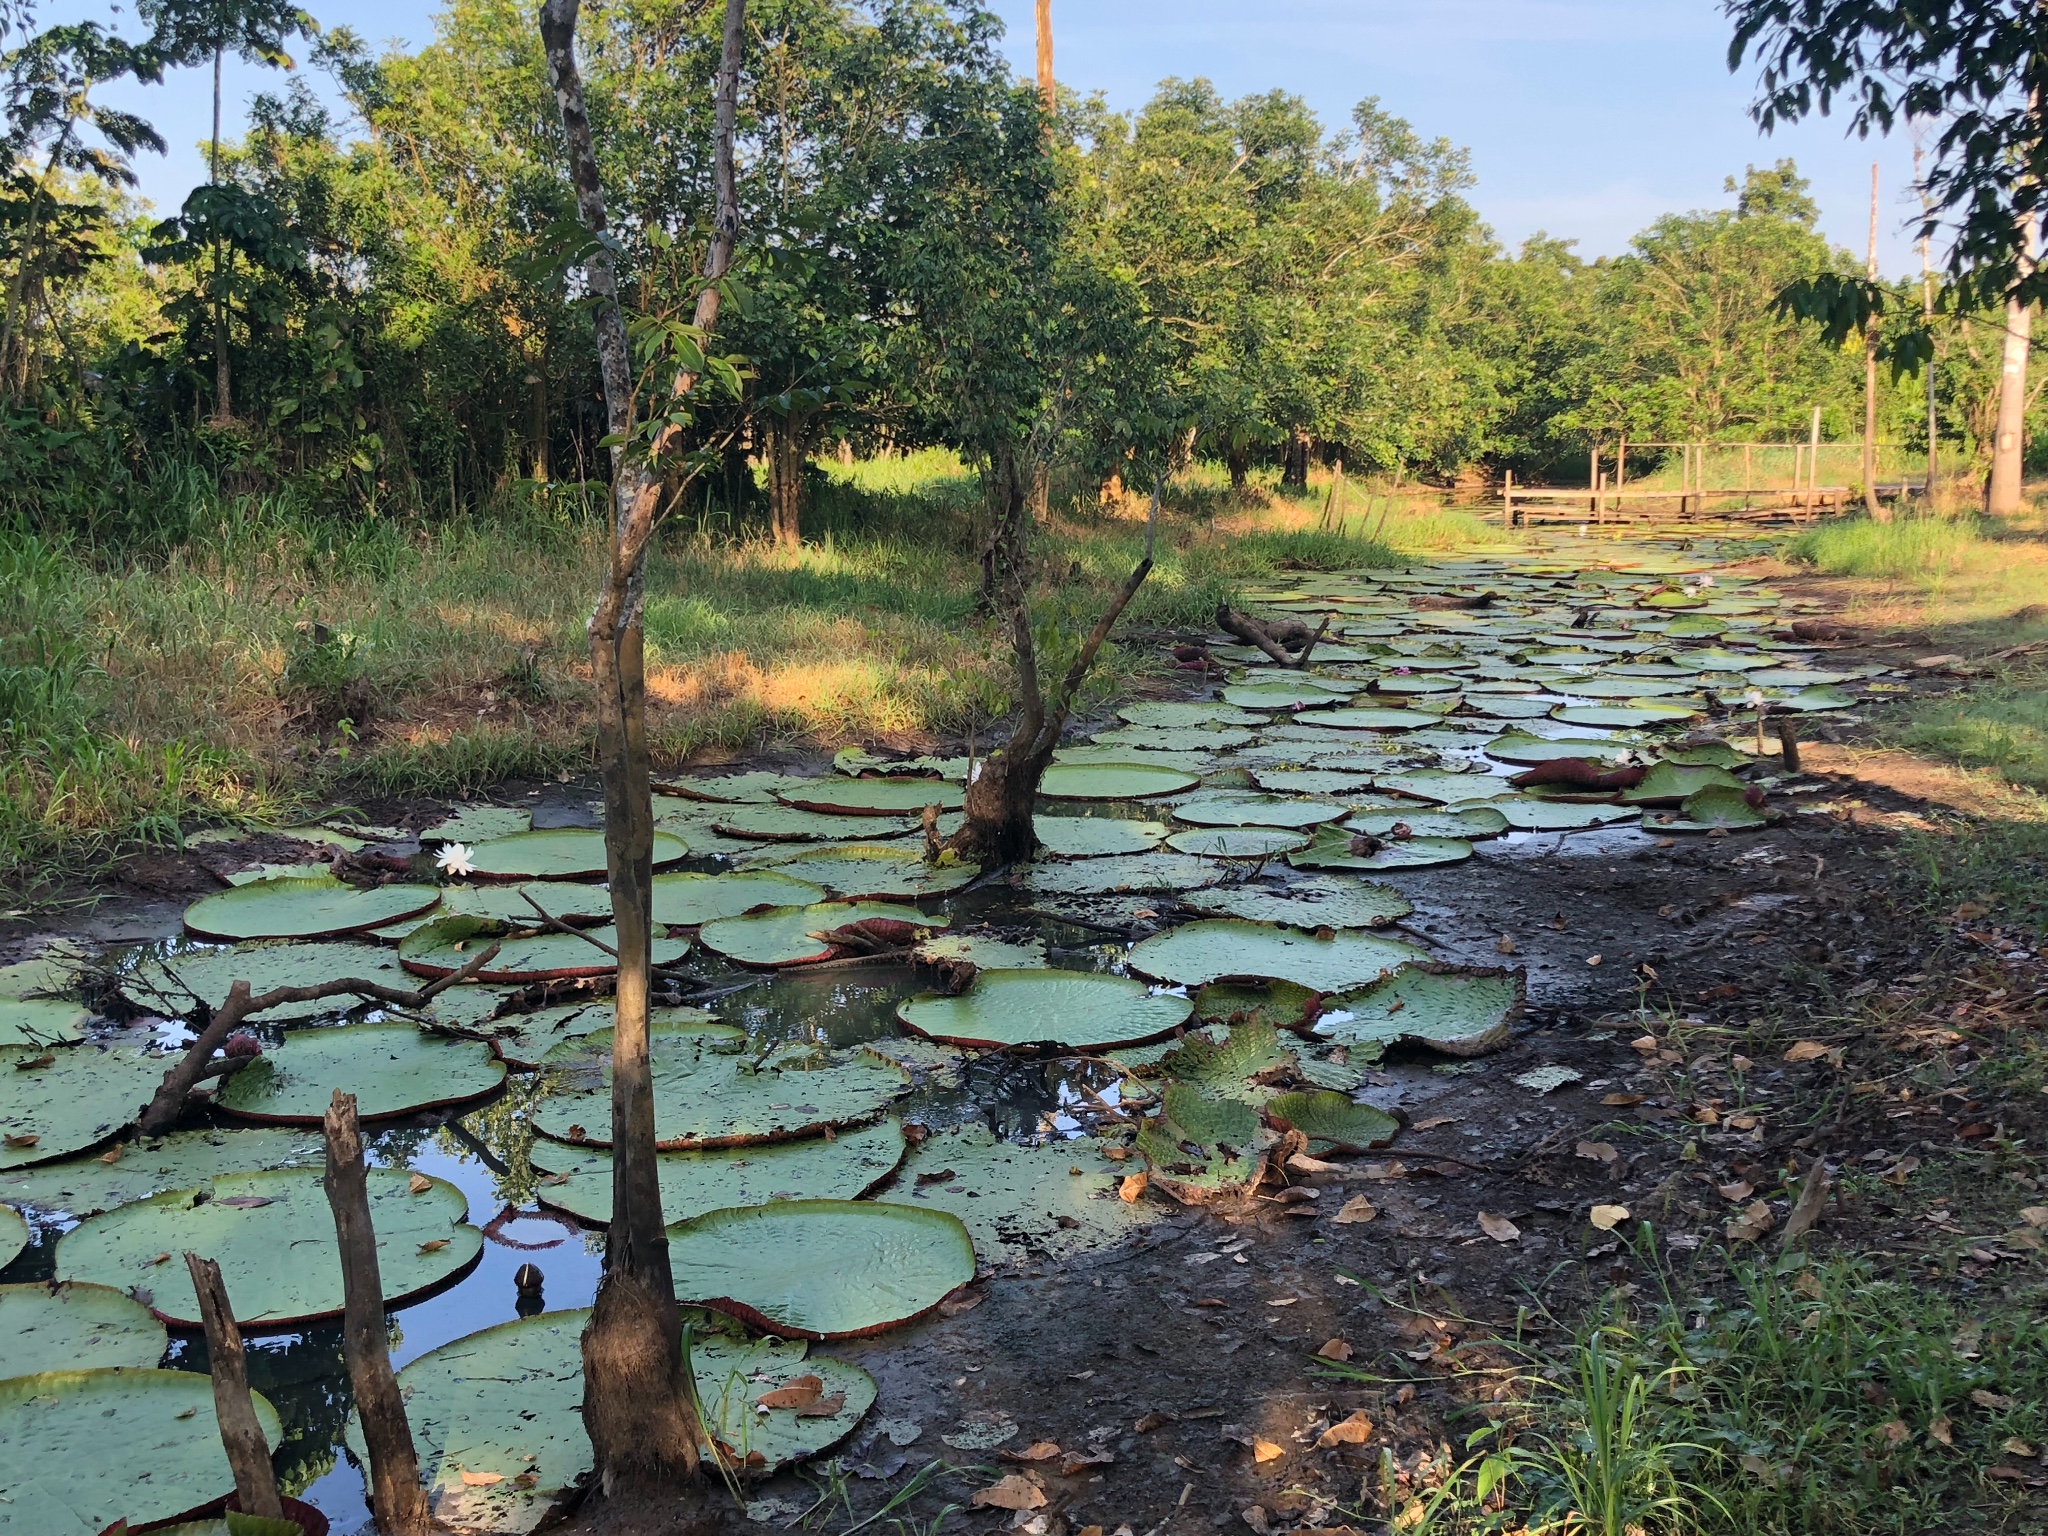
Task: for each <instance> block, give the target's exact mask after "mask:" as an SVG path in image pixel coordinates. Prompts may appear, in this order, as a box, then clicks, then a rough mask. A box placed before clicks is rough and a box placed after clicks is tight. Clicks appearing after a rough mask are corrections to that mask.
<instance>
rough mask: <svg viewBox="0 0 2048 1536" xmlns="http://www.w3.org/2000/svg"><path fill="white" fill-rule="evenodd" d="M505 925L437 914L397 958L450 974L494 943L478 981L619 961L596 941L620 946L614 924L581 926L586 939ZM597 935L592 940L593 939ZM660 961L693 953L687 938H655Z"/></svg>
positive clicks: (611, 967)
mask: <svg viewBox="0 0 2048 1536" xmlns="http://www.w3.org/2000/svg"><path fill="white" fill-rule="evenodd" d="M506 928H507V925H506V924H504V923H501V922H494V921H492V920H491V919H489V918H482V917H443V918H437V919H435V920H434V921H433V922H431V923H428V924H426V925H425V926H424V927H421V928H416V929H414V930H413V931H412V932H411V933H409V934H407V935H406V936H405V938H404V939H402V940H400V942H399V945H398V963H399V964H400V965H403V966H404V967H405V968H406V969H407V970H408V971H410V972H412V974H413V975H415V976H427V977H433V978H439V977H442V976H452V975H454V974H455V973H456V972H457V971H459V970H461V969H462V968H463V966H465V965H467V964H468V963H469V962H470V961H471V960H474V959H475V958H476V957H477V954H478V953H479V952H480V951H482V950H485V949H488V948H489V947H490V946H491V945H493V944H496V945H497V946H498V953H497V955H496V956H495V957H494V958H493V959H492V961H491V963H490V964H489V965H487V966H485V967H484V968H483V969H482V970H480V971H478V972H476V973H475V979H476V980H478V981H511V982H533V981H561V980H566V979H568V978H571V977H578V976H609V975H610V974H611V973H612V972H613V971H615V970H617V969H618V968H619V963H618V961H617V960H615V959H613V958H612V957H611V956H610V955H608V954H606V953H605V952H604V951H603V950H602V949H599V948H598V947H597V946H598V944H606V945H610V946H611V947H613V948H617V947H618V942H619V930H618V929H617V928H615V927H613V926H612V925H611V924H610V923H607V924H605V925H604V926H603V927H601V928H586V929H582V930H580V932H581V933H583V934H587V935H588V936H589V937H588V938H583V937H579V936H578V935H577V934H574V933H561V932H558V931H556V930H553V929H548V930H544V931H542V932H539V933H533V934H528V935H526V936H525V937H507V936H506ZM593 939H594V940H596V941H597V942H596V943H592V942H591V940H593ZM650 952H651V954H652V957H653V962H654V964H656V965H674V964H676V963H677V962H678V961H680V960H681V959H682V958H683V957H684V956H685V955H687V954H688V953H689V952H690V941H689V940H688V939H678V938H668V937H666V936H662V937H657V938H656V939H655V940H654V941H653V944H652V945H651V946H650Z"/></svg>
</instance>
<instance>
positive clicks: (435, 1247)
mask: <svg viewBox="0 0 2048 1536" xmlns="http://www.w3.org/2000/svg"><path fill="white" fill-rule="evenodd" d="M447 1246H448V1239H447V1238H445V1237H436V1238H431V1239H429V1240H428V1241H426V1242H424V1243H421V1244H420V1252H421V1253H439V1252H440V1251H441V1250H442V1249H443V1248H446V1247H447Z"/></svg>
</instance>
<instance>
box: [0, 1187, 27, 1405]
mask: <svg viewBox="0 0 2048 1536" xmlns="http://www.w3.org/2000/svg"><path fill="white" fill-rule="evenodd" d="M27 1246H28V1223H27V1222H26V1221H24V1220H22V1216H21V1212H19V1211H17V1210H15V1209H14V1208H13V1207H12V1206H7V1205H0V1269H5V1268H6V1267H7V1266H8V1265H10V1264H12V1263H13V1262H14V1261H15V1260H16V1259H18V1258H19V1257H21V1250H22V1249H24V1248H26V1247H27ZM4 1369H6V1367H0V1370H4Z"/></svg>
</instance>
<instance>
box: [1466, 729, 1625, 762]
mask: <svg viewBox="0 0 2048 1536" xmlns="http://www.w3.org/2000/svg"><path fill="white" fill-rule="evenodd" d="M1630 745H1631V743H1629V742H1626V741H1622V740H1620V739H1618V738H1614V737H1605V736H1562V737H1551V736H1531V735H1529V734H1527V733H1526V732H1522V731H1510V732H1508V733H1507V734H1506V735H1504V736H1496V737H1494V739H1493V740H1491V741H1489V742H1487V743H1486V745H1485V747H1484V748H1483V749H1482V750H1483V751H1484V752H1485V753H1486V755H1487V756H1488V757H1490V758H1492V759H1494V761H1496V762H1501V763H1518V764H1520V763H1528V764H1534V763H1548V762H1554V761H1556V760H1557V759H1558V758H1560V757H1583V758H1586V759H1588V760H1590V761H1593V762H1599V761H1600V760H1601V759H1603V758H1607V757H1612V756H1613V755H1614V754H1615V753H1617V752H1622V751H1626V750H1627V749H1628V748H1629V746H1630Z"/></svg>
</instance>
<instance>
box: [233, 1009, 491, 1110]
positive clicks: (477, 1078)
mask: <svg viewBox="0 0 2048 1536" xmlns="http://www.w3.org/2000/svg"><path fill="white" fill-rule="evenodd" d="M504 1081H505V1063H504V1062H502V1061H500V1060H499V1059H498V1057H497V1055H496V1053H494V1052H493V1051H492V1049H491V1047H490V1046H489V1045H488V1044H486V1043H485V1042H484V1041H481V1040H463V1039H456V1038H452V1037H449V1036H444V1035H435V1034H429V1033H427V1032H426V1031H424V1030H422V1029H420V1028H419V1027H418V1026H417V1025H413V1024H345V1025H341V1026H339V1027H337V1028H335V1029H309V1030H300V1031H298V1032H296V1033H294V1034H292V1035H290V1036H287V1037H286V1039H285V1041H284V1043H283V1044H282V1045H274V1046H270V1047H268V1048H267V1049H266V1050H265V1051H264V1052H263V1054H262V1055H261V1056H259V1057H257V1058H256V1059H255V1060H254V1061H252V1062H250V1063H249V1065H247V1066H246V1067H243V1068H242V1069H241V1070H240V1071H238V1072H236V1073H235V1074H234V1076H232V1077H230V1078H229V1079H228V1080H227V1082H226V1083H225V1084H223V1085H222V1087H221V1090H220V1092H219V1093H218V1094H217V1095H215V1097H214V1103H215V1104H217V1105H218V1106H219V1107H220V1108H221V1109H222V1110H223V1111H225V1112H226V1113H228V1114H230V1115H234V1116H236V1117H237V1118H239V1119H244V1120H254V1121H258V1122H261V1123H268V1124H271V1125H318V1124H320V1122H321V1119H322V1117H323V1116H325V1114H326V1113H327V1106H328V1105H329V1104H330V1103H331V1102H332V1101H333V1098H334V1091H335V1090H336V1089H337V1088H339V1089H341V1090H342V1091H343V1092H345V1093H353V1094H354V1095H355V1096H356V1107H357V1110H358V1112H359V1113H360V1114H361V1115H362V1118H363V1119H365V1120H388V1119H390V1118H392V1117H393V1116H395V1115H409V1114H415V1113H417V1112H418V1111H420V1110H425V1109H440V1108H444V1107H446V1106H448V1105H452V1104H466V1103H468V1102H469V1101H470V1100H471V1099H480V1098H483V1097H484V1096H486V1095H487V1094H491V1093H495V1092H497V1090H498V1088H499V1087H500V1086H501V1085H502V1084H503V1083H504Z"/></svg>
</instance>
